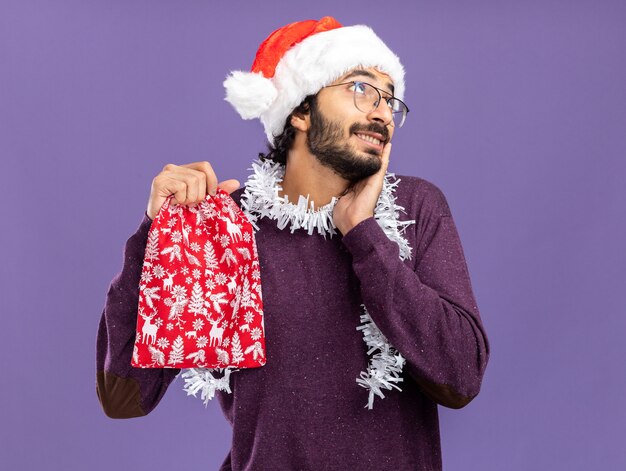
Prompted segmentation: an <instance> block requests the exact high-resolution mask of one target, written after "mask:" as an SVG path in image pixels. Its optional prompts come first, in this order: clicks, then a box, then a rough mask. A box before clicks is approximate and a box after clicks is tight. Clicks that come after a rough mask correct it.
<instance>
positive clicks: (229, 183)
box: [217, 178, 241, 194]
mask: <svg viewBox="0 0 626 471" xmlns="http://www.w3.org/2000/svg"><path fill="white" fill-rule="evenodd" d="M217 186H218V188H221V189H222V190H224V191H225V192H226V193H229V194H230V193H232V192H233V191H235V190H237V189H239V187H240V186H241V184H240V183H239V180H235V179H234V178H233V179H230V180H224V181H223V182H221V183H218V184H217Z"/></svg>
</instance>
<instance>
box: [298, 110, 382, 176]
mask: <svg viewBox="0 0 626 471" xmlns="http://www.w3.org/2000/svg"><path fill="white" fill-rule="evenodd" d="M310 113H311V126H310V127H309V129H308V131H307V146H308V148H309V151H310V152H311V154H313V155H314V156H315V157H316V158H317V160H318V161H319V163H321V164H322V165H323V166H325V167H327V168H329V169H331V170H332V171H333V172H335V173H336V174H337V175H339V176H340V177H341V178H343V179H345V180H347V181H349V182H350V184H354V183H356V182H358V181H359V180H362V179H364V178H367V177H369V176H371V175H374V174H375V173H376V172H378V171H379V170H380V167H381V165H382V159H381V158H380V155H381V153H380V152H379V151H377V150H376V149H369V148H368V149H367V150H365V151H362V152H359V151H358V150H356V149H354V148H353V146H352V145H350V143H349V142H347V141H346V140H345V137H344V130H343V128H342V127H341V125H340V124H339V123H337V122H335V121H331V120H327V119H326V118H324V117H323V116H322V114H321V113H320V112H319V111H318V110H317V108H316V106H315V104H312V106H311V109H310ZM365 131H370V132H377V133H379V134H382V135H383V136H384V138H385V140H387V139H388V136H389V132H388V131H387V128H386V127H385V126H382V125H379V124H376V123H370V124H368V125H363V124H356V123H355V124H353V125H352V126H350V129H349V132H348V136H351V135H352V134H354V133H356V132H365ZM342 141H343V142H342ZM359 154H364V155H359Z"/></svg>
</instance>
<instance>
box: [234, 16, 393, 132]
mask: <svg viewBox="0 0 626 471" xmlns="http://www.w3.org/2000/svg"><path fill="white" fill-rule="evenodd" d="M356 67H364V68H368V67H375V68H377V69H378V70H380V71H381V72H384V73H386V74H388V75H389V76H390V77H391V79H392V80H393V82H394V96H396V97H398V98H399V99H402V98H404V68H403V67H402V64H401V63H400V59H398V57H397V56H396V55H395V54H394V53H393V52H392V51H391V50H390V49H389V48H388V47H387V46H386V45H385V43H383V42H382V40H381V39H380V38H379V37H378V36H376V34H375V33H374V31H372V29H371V28H369V27H368V26H364V25H356V26H342V25H341V24H340V23H339V22H338V21H337V20H335V19H334V18H332V17H330V16H326V17H324V18H322V19H321V20H319V21H316V20H306V21H299V22H296V23H291V24H288V25H287V26H283V27H282V28H279V29H277V30H276V31H274V32H273V33H272V34H270V35H269V36H268V37H267V38H266V39H265V41H263V42H262V43H261V46H260V47H259V49H258V51H257V53H256V57H255V60H254V63H253V64H252V69H251V70H250V72H243V71H233V72H231V73H230V75H229V76H228V77H227V78H226V80H225V81H224V87H225V88H226V101H228V102H229V103H230V104H232V105H233V106H234V107H235V109H236V110H237V112H238V113H239V114H240V115H241V117H242V118H243V119H254V118H260V119H261V122H262V123H263V126H264V128H265V134H266V135H267V139H268V140H269V141H270V142H273V140H274V137H275V136H278V135H279V134H280V133H281V132H282V131H283V129H284V126H285V121H286V119H287V117H288V116H289V115H290V114H291V112H292V111H293V110H294V109H295V108H296V107H297V106H298V105H300V103H302V101H303V100H304V98H306V97H307V96H308V95H314V94H316V93H317V92H318V91H319V90H320V89H321V88H322V87H324V86H326V85H328V84H330V83H332V82H333V81H335V80H337V79H338V78H339V77H341V76H342V75H344V74H345V73H347V72H348V71H350V70H351V69H354V68H356Z"/></svg>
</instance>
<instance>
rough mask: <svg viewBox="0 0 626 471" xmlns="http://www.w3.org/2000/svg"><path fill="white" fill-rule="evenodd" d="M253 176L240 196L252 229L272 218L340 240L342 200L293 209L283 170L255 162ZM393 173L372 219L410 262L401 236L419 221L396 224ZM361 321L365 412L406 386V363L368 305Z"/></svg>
mask: <svg viewBox="0 0 626 471" xmlns="http://www.w3.org/2000/svg"><path fill="white" fill-rule="evenodd" d="M251 170H253V173H252V174H251V175H250V176H249V178H248V180H247V181H246V185H245V190H244V192H243V194H242V196H241V209H242V210H243V212H244V213H245V214H246V216H248V219H249V220H250V222H251V223H252V225H253V227H254V228H255V229H256V230H258V229H259V228H258V226H257V225H256V222H257V221H258V219H260V218H264V217H266V218H269V219H273V220H276V221H277V225H278V228H279V229H284V228H285V227H287V225H289V228H290V230H291V232H292V233H293V232H294V231H295V230H297V229H304V230H306V231H307V233H308V234H309V235H312V234H313V232H314V231H315V230H317V233H318V234H321V235H323V236H324V237H326V235H327V234H328V235H329V236H330V237H332V236H333V235H334V234H336V231H335V229H336V226H335V224H334V222H333V216H332V212H333V208H334V206H335V204H336V203H337V201H338V199H337V198H335V197H333V198H332V200H331V201H330V203H328V204H326V205H324V206H322V207H320V208H317V209H315V208H314V205H313V202H310V203H309V197H308V196H306V197H304V196H302V195H301V196H300V197H299V200H298V203H297V204H294V203H291V202H290V201H289V200H288V198H287V196H284V197H281V196H280V194H279V192H280V191H281V190H282V188H281V186H280V183H281V182H282V179H283V176H284V174H285V167H284V166H283V165H281V164H279V163H277V162H273V161H271V160H265V161H263V162H262V161H259V160H257V161H255V162H253V163H252V169H251ZM394 177H395V175H394V174H393V173H386V174H385V178H384V180H383V187H382V190H381V193H380V196H379V198H378V201H377V203H376V208H375V209H374V218H375V220H376V222H377V223H378V225H379V226H380V227H381V228H382V229H383V231H384V232H385V234H386V235H387V237H388V238H389V239H391V240H392V241H394V242H396V243H397V244H398V246H399V248H400V250H399V253H400V259H401V260H405V259H407V258H408V259H411V247H410V245H409V243H408V241H407V240H406V239H405V238H404V237H403V236H402V233H403V232H404V230H405V229H406V227H407V226H408V225H410V224H413V223H415V221H413V220H410V221H400V220H398V216H399V212H400V211H403V210H404V208H403V207H402V206H399V205H397V204H396V203H395V199H396V198H395V195H394V190H395V188H396V186H397V185H398V183H399V182H400V180H399V179H397V178H395V179H394V180H393V181H392V179H393V178H394ZM361 306H362V308H363V314H362V315H361V318H360V321H361V325H360V326H358V327H357V328H356V329H357V330H361V331H363V341H364V342H365V343H366V345H367V354H368V355H371V358H370V362H369V365H368V367H367V370H366V371H362V372H361V374H360V376H359V377H358V378H357V379H356V382H357V384H359V385H360V386H362V387H364V388H366V389H368V390H369V397H368V402H367V404H366V407H367V408H369V409H371V408H372V407H373V403H374V396H375V395H376V396H379V397H381V398H384V397H385V396H384V394H383V392H382V390H383V389H387V390H391V389H392V388H396V389H398V390H400V391H401V389H400V387H398V385H397V384H396V383H398V382H400V381H402V380H403V379H402V377H401V376H400V373H401V372H402V367H403V366H404V363H405V359H404V357H403V356H402V355H401V354H400V352H398V350H397V349H396V348H394V347H393V346H391V345H390V344H389V342H388V341H387V339H386V338H385V336H384V335H383V334H382V332H380V330H379V329H378V327H376V325H375V324H374V321H373V320H372V319H371V317H370V315H369V313H368V312H367V309H366V308H365V306H364V305H361Z"/></svg>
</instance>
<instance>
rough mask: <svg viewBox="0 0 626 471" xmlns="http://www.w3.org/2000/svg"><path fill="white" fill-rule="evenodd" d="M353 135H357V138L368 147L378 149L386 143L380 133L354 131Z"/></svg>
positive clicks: (381, 148)
mask: <svg viewBox="0 0 626 471" xmlns="http://www.w3.org/2000/svg"><path fill="white" fill-rule="evenodd" d="M354 135H355V136H356V137H358V138H359V140H361V141H363V142H365V143H366V144H368V145H369V146H370V147H374V148H376V149H378V150H380V151H382V150H383V146H384V145H385V143H386V141H385V138H384V137H383V136H382V135H381V134H378V133H370V132H357V133H354Z"/></svg>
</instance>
